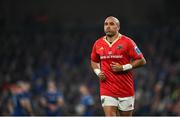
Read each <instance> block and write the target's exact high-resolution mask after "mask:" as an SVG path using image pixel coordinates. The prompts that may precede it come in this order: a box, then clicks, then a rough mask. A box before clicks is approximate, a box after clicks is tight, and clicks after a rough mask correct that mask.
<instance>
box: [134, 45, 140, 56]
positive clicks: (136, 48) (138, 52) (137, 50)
mask: <svg viewBox="0 0 180 117" xmlns="http://www.w3.org/2000/svg"><path fill="white" fill-rule="evenodd" d="M135 51H136V53H137V54H138V55H139V54H141V51H140V49H139V48H138V47H137V46H136V47H135Z"/></svg>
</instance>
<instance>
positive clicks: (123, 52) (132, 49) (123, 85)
mask: <svg viewBox="0 0 180 117" xmlns="http://www.w3.org/2000/svg"><path fill="white" fill-rule="evenodd" d="M142 57H143V54H142V53H141V51H140V50H139V49H138V47H137V46H136V44H135V42H134V41H133V40H132V39H130V38H128V37H126V36H125V35H120V34H119V37H118V38H117V39H116V40H115V41H114V42H113V43H112V44H110V43H109V42H108V41H107V40H106V36H104V37H101V38H99V39H98V40H97V41H96V42H95V43H94V46H93V49H92V53H91V60H92V61H94V62H97V63H100V69H101V71H103V72H104V74H105V77H106V79H105V81H101V80H100V95H106V96H112V97H129V96H133V95H134V81H133V77H132V72H131V70H128V71H123V72H118V73H117V72H116V73H115V72H113V71H112V69H111V67H110V64H112V62H118V63H120V64H121V65H124V64H128V63H130V61H131V60H132V59H133V60H135V59H141V58H142Z"/></svg>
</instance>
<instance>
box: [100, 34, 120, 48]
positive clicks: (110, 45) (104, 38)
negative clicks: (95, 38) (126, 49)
mask: <svg viewBox="0 0 180 117" xmlns="http://www.w3.org/2000/svg"><path fill="white" fill-rule="evenodd" d="M121 37H122V35H121V34H120V33H119V34H118V37H117V38H116V39H115V40H114V41H113V42H112V43H111V44H110V43H109V42H108V41H107V40H106V36H104V37H103V40H104V41H105V42H106V43H107V44H108V45H109V47H112V46H113V45H114V44H115V43H116V42H117V41H118V40H119V39H120V38H121Z"/></svg>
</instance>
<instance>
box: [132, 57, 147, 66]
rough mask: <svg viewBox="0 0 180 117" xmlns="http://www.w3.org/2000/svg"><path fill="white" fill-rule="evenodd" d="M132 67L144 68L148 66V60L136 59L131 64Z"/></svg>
mask: <svg viewBox="0 0 180 117" xmlns="http://www.w3.org/2000/svg"><path fill="white" fill-rule="evenodd" d="M130 64H131V65H132V68H138V67H142V66H144V65H145V64H146V59H145V58H144V57H143V58H141V59H136V60H134V61H132V62H131V63H130Z"/></svg>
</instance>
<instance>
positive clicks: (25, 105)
mask: <svg viewBox="0 0 180 117" xmlns="http://www.w3.org/2000/svg"><path fill="white" fill-rule="evenodd" d="M20 102H21V106H22V107H23V108H24V109H26V110H27V112H28V113H29V114H30V115H31V116H32V115H33V109H32V106H31V102H30V100H29V99H22V100H21V101H20Z"/></svg>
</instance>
